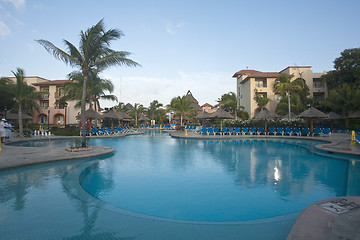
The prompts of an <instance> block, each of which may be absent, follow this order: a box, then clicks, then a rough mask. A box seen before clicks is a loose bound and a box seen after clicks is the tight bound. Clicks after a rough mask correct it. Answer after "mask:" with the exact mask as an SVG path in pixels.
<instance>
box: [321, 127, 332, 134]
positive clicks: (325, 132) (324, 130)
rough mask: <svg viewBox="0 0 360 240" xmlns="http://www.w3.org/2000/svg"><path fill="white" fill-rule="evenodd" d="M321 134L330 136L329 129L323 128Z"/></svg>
mask: <svg viewBox="0 0 360 240" xmlns="http://www.w3.org/2000/svg"><path fill="white" fill-rule="evenodd" d="M322 134H323V135H331V131H330V128H324V129H323V130H322Z"/></svg>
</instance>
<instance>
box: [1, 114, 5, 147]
mask: <svg viewBox="0 0 360 240" xmlns="http://www.w3.org/2000/svg"><path fill="white" fill-rule="evenodd" d="M5 121H6V120H5V118H3V119H2V120H1V121H0V136H1V142H2V143H3V142H4V139H5Z"/></svg>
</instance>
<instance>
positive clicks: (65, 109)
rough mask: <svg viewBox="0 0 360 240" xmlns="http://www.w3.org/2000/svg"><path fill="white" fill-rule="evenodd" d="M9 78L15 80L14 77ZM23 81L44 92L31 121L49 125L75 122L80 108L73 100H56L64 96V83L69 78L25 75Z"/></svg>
mask: <svg viewBox="0 0 360 240" xmlns="http://www.w3.org/2000/svg"><path fill="white" fill-rule="evenodd" d="M9 79H11V80H13V81H16V79H15V78H14V77H9ZM24 80H25V82H26V83H27V84H28V85H32V86H34V87H35V88H36V90H37V91H42V92H46V93H48V94H44V95H43V96H42V99H41V100H40V102H39V106H40V112H38V111H36V110H34V111H33V113H32V114H31V115H32V122H33V123H44V124H50V125H66V124H77V122H78V121H77V119H76V116H77V115H78V114H79V113H80V109H76V108H75V104H76V102H75V101H69V102H67V103H65V104H59V103H57V102H56V101H57V100H59V99H60V98H61V97H63V96H64V84H65V83H66V82H69V80H53V81H51V80H47V79H45V78H41V77H37V76H35V77H25V78H24Z"/></svg>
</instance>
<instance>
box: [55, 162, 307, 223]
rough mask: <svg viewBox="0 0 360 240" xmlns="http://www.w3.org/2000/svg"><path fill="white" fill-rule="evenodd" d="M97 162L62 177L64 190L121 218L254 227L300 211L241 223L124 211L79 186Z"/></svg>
mask: <svg viewBox="0 0 360 240" xmlns="http://www.w3.org/2000/svg"><path fill="white" fill-rule="evenodd" d="M98 161H100V160H98V159H94V160H90V161H87V162H84V163H80V164H78V165H77V166H76V167H74V168H72V169H70V170H69V171H67V172H66V173H65V174H64V176H63V177H62V183H63V186H64V188H65V189H66V191H68V192H69V193H70V194H72V195H73V196H74V197H76V198H78V199H79V200H81V201H82V202H86V203H91V204H92V205H94V206H96V207H99V208H101V209H103V210H106V211H110V212H113V213H117V214H120V215H123V216H129V217H132V218H139V219H145V220H149V221H159V222H170V223H175V224H196V225H219V226H221V225H223V226H236V225H254V224H266V223H276V222H287V221H290V222H294V221H295V220H296V218H297V217H298V216H299V214H300V213H301V211H296V212H292V213H288V214H283V215H278V216H273V217H268V218H261V219H252V220H241V221H196V220H193V221H192V220H183V219H174V218H166V217H157V216H152V215H147V214H143V213H138V212H134V211H130V210H126V209H123V208H120V207H118V206H114V205H112V204H110V203H107V202H105V201H103V200H101V199H98V198H96V197H94V196H92V195H91V194H90V193H88V192H87V191H86V190H85V189H84V188H83V187H82V186H81V184H80V178H81V174H82V173H83V172H84V171H86V169H87V168H88V167H90V166H91V165H93V164H96V163H97V162H98Z"/></svg>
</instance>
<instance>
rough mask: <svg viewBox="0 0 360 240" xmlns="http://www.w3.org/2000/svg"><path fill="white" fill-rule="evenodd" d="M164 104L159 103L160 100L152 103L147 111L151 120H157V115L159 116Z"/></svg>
mask: <svg viewBox="0 0 360 240" xmlns="http://www.w3.org/2000/svg"><path fill="white" fill-rule="evenodd" d="M162 106H163V104H162V103H159V101H158V100H154V101H152V102H151V103H150V106H149V108H148V110H147V112H148V116H149V117H150V118H151V119H155V115H158V113H159V108H160V107H162Z"/></svg>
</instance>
